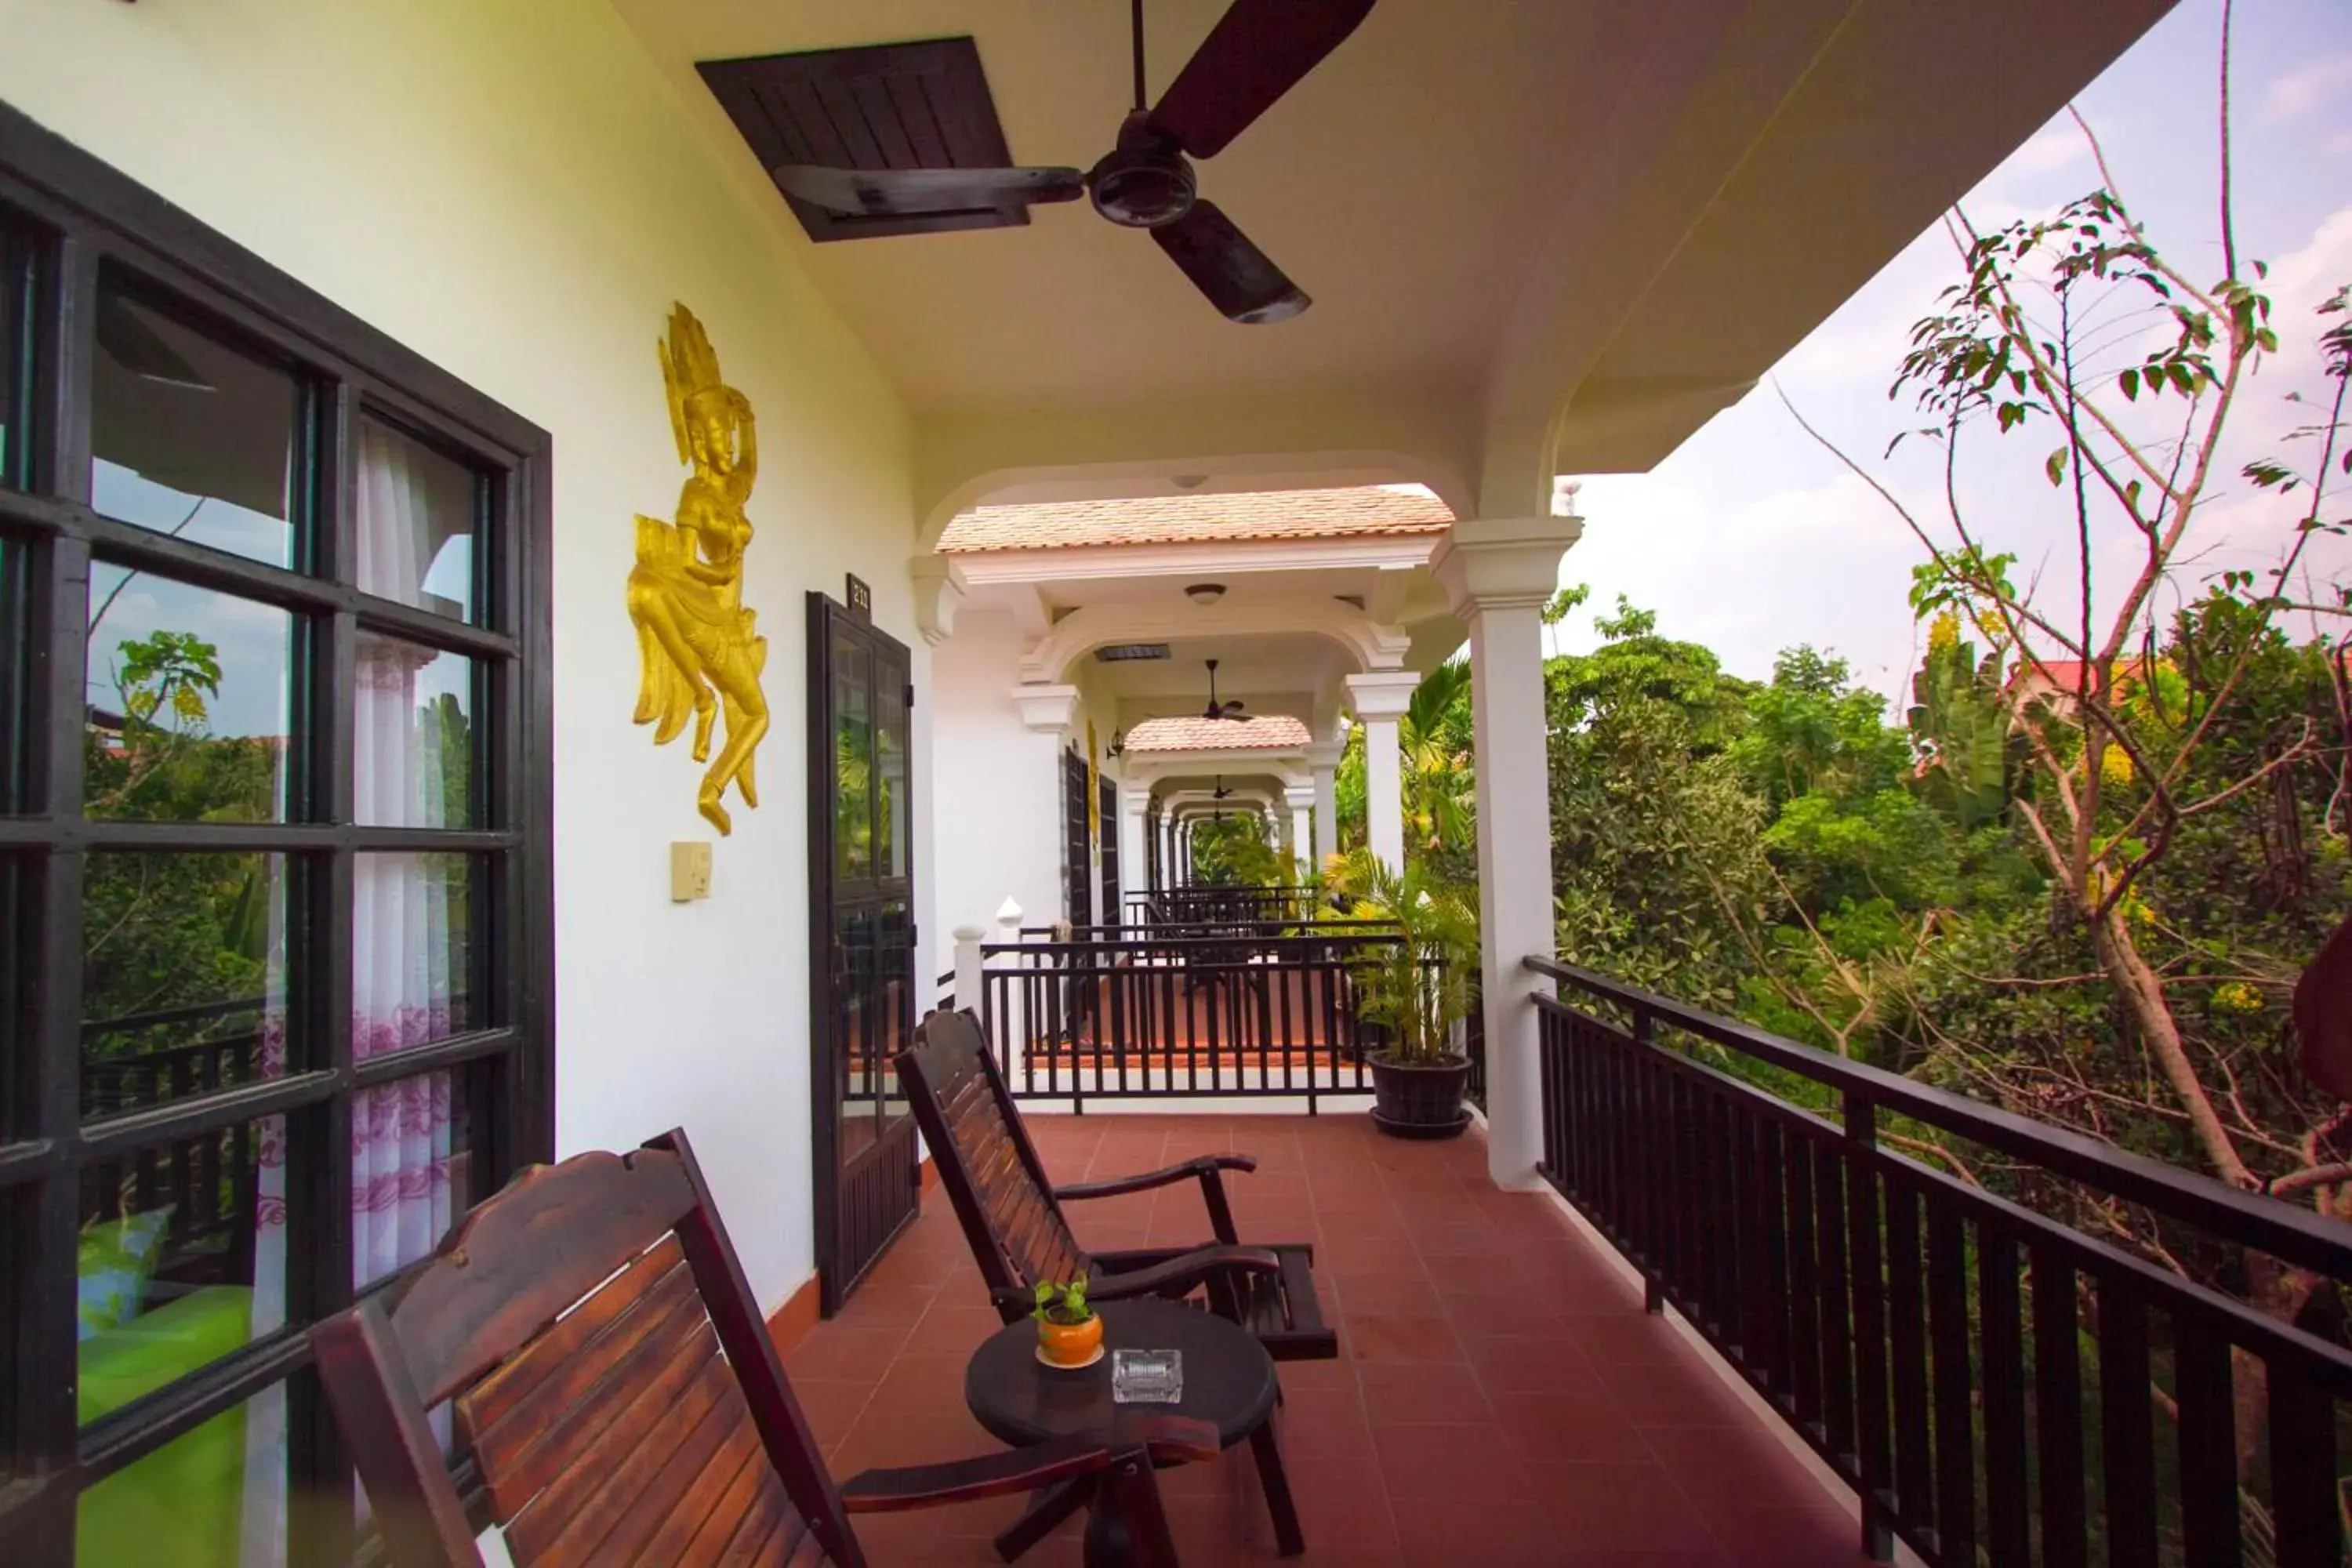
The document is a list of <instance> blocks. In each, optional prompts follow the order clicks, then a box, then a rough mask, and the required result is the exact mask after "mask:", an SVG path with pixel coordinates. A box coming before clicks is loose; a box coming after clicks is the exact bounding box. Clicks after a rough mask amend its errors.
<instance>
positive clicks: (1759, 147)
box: [614, 0, 2170, 538]
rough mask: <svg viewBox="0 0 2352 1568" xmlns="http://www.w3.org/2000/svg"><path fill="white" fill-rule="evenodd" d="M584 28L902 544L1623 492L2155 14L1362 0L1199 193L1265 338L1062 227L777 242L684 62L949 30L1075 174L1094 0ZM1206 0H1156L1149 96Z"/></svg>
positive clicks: (2141, 1) (1119, 42)
mask: <svg viewBox="0 0 2352 1568" xmlns="http://www.w3.org/2000/svg"><path fill="white" fill-rule="evenodd" d="M614 3H615V4H616V5H617V6H618V8H619V10H620V11H621V13H622V14H623V15H624V16H625V17H626V18H627V19H628V20H629V22H630V24H631V25H632V26H634V27H635V30H636V32H637V33H638V35H639V37H641V38H642V39H643V41H644V44H645V47H646V49H647V51H648V52H649V53H650V54H651V55H652V56H653V57H654V58H655V59H656V61H657V63H658V64H659V65H660V67H661V68H663V70H664V71H665V72H666V73H667V75H668V76H669V77H670V78H671V79H672V80H673V81H674V82H675V84H676V86H677V90H678V92H679V93H680V94H681V95H682V96H683V97H684V99H685V100H687V101H688V104H689V106H690V107H691V109H692V110H693V112H694V113H696V114H697V115H698V117H699V118H700V119H701V120H702V121H703V122H704V124H705V125H706V126H707V127H708V129H709V134H710V135H711V137H712V138H713V139H714V142H717V143H718V144H719V145H721V146H722V147H723V148H724V149H725V150H726V152H727V155H728V156H730V158H731V159H733V160H734V161H735V162H736V163H737V164H738V166H739V171H740V175H741V178H742V180H743V182H744V185H745V188H746V190H747V192H749V193H751V199H754V200H758V201H761V202H763V203H766V204H769V206H770V210H771V211H772V213H773V215H774V216H775V218H776V221H777V222H778V224H779V226H782V227H784V228H786V229H787V230H788V231H789V232H790V233H791V234H792V235H793V236H794V237H795V239H794V243H795V244H796V245H798V246H799V247H801V248H802V250H803V256H804V259H805V263H806V265H807V266H808V268H809V269H810V271H811V273H812V275H813V276H814V278H815V279H816V281H817V283H818V285H819V287H820V288H821V289H823V290H824V293H825V294H826V295H828V296H829V297H830V298H831V299H832V300H833V301H834V302H835V305H836V306H837V307H838V308H839V309H840V310H841V311H842V313H843V314H844V316H845V318H846V319H847V320H848V321H849V322H850V323H851V325H852V326H853V328H854V329H855V330H856V332H857V333H858V335H859V336H860V337H861V338H862V339H863V340H864V341H865V342H866V344H867V345H868V346H869V348H870V349H871V350H872V352H873V353H874V355H875V356H876V358H877V361H878V363H880V365H881V368H882V370H883V371H884V373H885V374H887V376H888V377H889V378H890V380H891V381H892V382H893V383H894V384H896V385H897V387H898V390H899V391H900V393H901V395H903V396H904V397H905V399H906V400H907V402H908V405H909V407H910V408H911V409H912V410H913V411H914V413H915V416H916V419H915V429H914V473H915V489H916V493H915V497H914V505H915V508H916V510H917V512H918V514H919V516H918V522H919V526H920V528H921V529H922V531H923V533H924V536H925V537H926V538H929V537H935V536H936V532H937V529H938V527H939V526H940V525H942V524H943V522H944V519H945V517H946V516H948V515H950V514H952V512H953V511H955V510H960V509H961V507H963V506H965V505H969V504H971V502H972V501H973V500H978V499H982V498H983V497H989V496H994V495H998V494H1004V493H1025V492H1024V487H1036V486H1040V485H1045V486H1060V487H1062V493H1072V492H1073V491H1074V490H1075V491H1076V492H1079V493H1094V494H1124V493H1131V492H1132V491H1133V490H1135V489H1139V488H1140V489H1151V488H1153V487H1164V486H1165V485H1166V484H1167V482H1168V480H1169V478H1170V476H1171V475H1174V474H1206V475H1209V476H1211V482H1213V483H1217V484H1230V483H1234V482H1236V481H1235V480H1234V478H1233V477H1234V476H1236V475H1243V474H1249V475H1255V481H1254V482H1255V487H1256V488H1278V486H1280V485H1283V484H1291V483H1300V482H1312V481H1314V480H1316V479H1328V477H1330V476H1333V475H1339V474H1345V475H1348V476H1349V477H1351V478H1354V479H1366V478H1407V479H1421V480H1423V481H1424V482H1428V483H1430V484H1431V485H1432V486H1433V488H1434V489H1437V491H1438V493H1439V494H1440V495H1442V496H1444V498H1445V499H1446V500H1448V501H1449V502H1450V503H1452V504H1454V507H1455V508H1456V510H1457V511H1459V512H1461V513H1463V514H1465V515H1469V514H1472V513H1479V514H1484V515H1488V516H1517V515H1526V513H1527V512H1528V510H1540V509H1541V508H1542V507H1543V506H1545V505H1546V504H1547V503H1548V498H1549V490H1550V475H1551V473H1552V472H1553V471H1563V472H1579V471H1583V472H1597V471H1604V470H1610V469H1621V470H1622V469H1626V468H1643V467H1647V466H1648V465H1650V464H1652V463H1654V462H1655V461H1657V460H1658V458H1661V457H1663V456H1664V454H1665V452H1666V451H1668V450H1671V449H1672V447H1674V446H1675V444H1677V443H1679V442H1680V441H1681V440H1682V439H1683V438H1684V437H1686V436H1687V435H1688V434H1689V433H1690V432H1691V431H1692V430H1694V429H1696V427H1697V426H1699V425H1700V424H1701V423H1703V422H1704V421H1705V420H1706V418H1708V417H1709V416H1712V415H1713V414H1714V413H1715V412H1716V411H1717V410H1718V409H1720V408H1722V407H1724V406H1726V405H1728V404H1729V403H1731V402H1733V401H1735V400H1736V399H1737V398H1738V396H1739V395H1741V394H1742V393H1744V392H1745V390H1746V389H1747V388H1748V386H1749V385H1750V384H1753V382H1754V380H1755V378H1756V377H1758V376H1759V375H1760V374H1762V373H1763V372H1764V370H1765V369H1766V368H1767V367H1769V365H1770V364H1771V363H1772V362H1773V361H1774V360H1775V359H1777V358H1778V357H1779V356H1780V353H1784V352H1785V351H1786V350H1787V349H1788V348H1789V347H1790V345H1792V344H1793V343H1794V342H1796V341H1797V340H1798V339H1799V338H1801V336H1802V335H1803V334H1804V333H1805V332H1806V331H1809V330H1811V327H1812V326H1813V325H1815V324H1816V323H1818V322H1819V321H1821V319H1822V317H1823V316H1824V315H1826V314H1827V313H1828V312H1829V311H1830V310H1832V309H1834V308H1835V307H1836V305H1837V304H1838V303H1839V302H1840V301H1841V300H1843V299H1844V298H1845V296H1846V295H1847V294H1849V293H1850V292H1851V291H1852V290H1853V289H1855V288H1857V287H1859V286H1860V284H1861V283H1862V282H1864V280H1865V279H1868V278H1869V277H1870V276H1871V274H1872V273H1874V271H1876V270H1877V268H1879V267H1880V266H1881V265H1883V264H1884V263H1885V261H1886V260H1887V259H1888V258H1890V257H1892V256H1893V255H1894V254H1895V252H1896V251H1897V250H1898V249H1900V248H1901V247H1902V246H1903V245H1904V244H1906V242H1907V241H1908V240H1909V239H1910V238H1911V237H1913V236H1914V235H1916V234H1917V233H1918V232H1919V231H1920V230H1921V229H1922V228H1923V227H1925V226H1927V223H1928V222H1930V221H1932V219H1933V218H1934V216H1936V214H1937V212H1938V211H1939V210H1940V209H1941V208H1942V207H1943V206H1944V205H1947V204H1948V203H1949V202H1950V201H1951V200H1952V199H1954V198H1955V197H1957V196H1958V195H1959V194H1960V193H1961V192H1963V191H1965V190H1966V189H1967V188H1968V187H1969V185H1970V184H1973V183H1974V182H1975V180H1977V179H1978V178H1979V177H1980V176H1981V175H1982V174H1984V173H1985V172H1986V171H1987V170H1989V169H1990V168H1991V167H1992V165H1993V164H1994V163H1997V162H1999V160H2000V158H2001V157H2002V156H2004V155H2005V154H2006V153H2008V152H2009V151H2010V150H2011V149H2012V148H2014V147H2015V146H2016V145H2018V144H2019V143H2020V142H2022V141H2024V140H2025V138H2026V137H2027V136H2029V135H2031V134H2032V132H2033V131H2034V130H2035V129H2037V128H2038V127H2039V126H2040V125H2041V124H2042V121H2044V120H2045V119H2047V118H2048V117H2049V116H2050V115H2051V114H2053V113H2054V112H2056V111H2057V110H2059V109H2060V108H2061V107H2062V106H2063V103H2064V102H2065V100H2066V99H2067V98H2068V97H2069V96H2071V95H2072V94H2073V93H2074V91H2076V90H2078V89H2080V88H2081V87H2082V86H2083V85H2084V83H2085V82H2087V81H2088V80H2089V79H2091V77H2092V76H2094V75H2095V74H2096V72H2097V71H2098V70H2099V69H2101V68H2104V67H2105V65H2106V64H2107V63H2108V62H2109V61H2110V60H2112V59H2113V58H2115V56H2116V55H2117V54H2118V53H2120V52H2121V51H2122V50H2123V49H2124V48H2125V47H2127V46H2128V45H2129V44H2130V42H2131V41H2132V40H2133V39H2134V38H2136V37H2137V36H2138V35H2139V34H2140V32H2141V31H2143V30H2144V29H2145V28H2146V27H2147V25H2148V24H2149V23H2150V22H2152V21H2153V20H2154V19H2155V17H2156V16H2158V15H2160V14H2161V13H2162V12H2163V11H2164V10H2165V9H2167V8H2168V5H2169V4H2170V0H2106V3H2104V4H2100V5H2080V4H2076V5H2051V4H2049V0H1972V3H1971V4H1969V5H1950V4H1927V3H1923V0H1450V3H1447V0H1381V4H1379V5H1377V6H1376V7H1375V9H1374V10H1373V11H1372V13H1371V15H1370V17H1369V18H1368V19H1367V20H1366V21H1365V23H1364V24H1363V25H1362V26H1361V27H1360V28H1359V29H1358V31H1357V32H1356V34H1355V35H1354V36H1353V37H1350V38H1349V39H1348V40H1347V41H1346V42H1345V43H1344V44H1342V45H1341V46H1340V47H1339V50H1338V51H1337V52H1336V53H1335V54H1333V55H1332V56H1331V57H1330V58H1328V60H1327V61H1325V62H1324V64H1323V65H1322V66H1321V67H1320V68H1318V69H1317V70H1316V71H1315V72H1314V73H1313V74H1311V75H1310V76H1309V77H1308V78H1307V79H1306V81H1305V82H1303V83H1302V84H1301V85H1300V86H1299V87H1298V88H1297V89H1294V90H1293V91H1292V93H1291V94H1290V95H1289V96H1288V97H1286V99H1285V100H1283V101H1282V102H1281V103H1280V104H1278V105H1277V106H1276V108H1275V109H1274V110H1272V111H1271V112H1270V113H1268V114H1267V115H1266V116H1265V118H1264V119H1262V120H1261V121H1258V122H1257V123H1256V124H1255V125H1254V126H1252V127H1251V128H1250V129H1249V130H1248V131H1247V132H1245V133H1244V135H1243V136H1242V137H1241V138H1240V140H1239V141H1237V142H1235V143H1234V146H1233V147H1232V148H1230V149H1229V150H1228V151H1227V152H1225V153H1223V154H1222V155H1220V156H1219V157H1217V158H1215V159H1213V160H1211V161H1209V162H1207V163H1203V164H1202V166H1201V174H1202V189H1203V191H1204V193H1205V194H1207V195H1209V196H1211V197H1212V198H1213V200H1215V201H1216V202H1217V203H1218V205H1220V206H1222V207H1223V208H1224V210H1225V211H1226V212H1227V213H1228V214H1229V215H1230V216H1232V217H1233V218H1234V220H1235V221H1236V222H1237V223H1238V224H1239V225H1240V226H1242V228H1243V229H1244V231H1245V232H1246V233H1248V234H1249V235H1250V236H1251V237H1253V238H1254V239H1255V240H1256V241H1257V242H1258V243H1259V245H1260V246H1261V247H1264V249H1265V251H1266V253H1267V254H1268V255H1269V256H1271V257H1272V258H1274V259H1275V260H1276V262H1277V263H1278V264H1280V265H1281V266H1282V267H1283V268H1285V269H1286V270H1287V271H1288V272H1289V273H1290V275H1291V276H1292V278H1293V279H1296V280H1297V282H1298V283H1299V284H1300V286H1301V287H1303V288H1305V289H1307V291H1308V292H1309V293H1310V294H1312V295H1313V296H1314V298H1315V300H1316V303H1315V307H1314V308H1313V309H1312V310H1309V311H1307V313H1306V314H1305V315H1304V316H1302V317H1300V318H1298V319H1297V320H1296V321H1288V322H1285V323H1281V324H1279V325H1274V326H1265V327H1241V326H1235V325H1233V324H1230V323H1228V322H1226V321H1223V319H1221V318H1220V317H1218V316H1217V315H1216V314H1215V312H1214V311H1213V310H1211V309H1210V308H1209V306H1208V305H1207V304H1206V302H1205V301H1203V300H1202V299H1200V298H1199V297H1198V296H1197V295H1196V294H1195V293H1194V292H1193V291H1192V289H1191V288H1190V287H1189V286H1188V285H1187V284H1186V283H1185V282H1184V280H1183V279H1182V278H1181V275H1180V274H1178V272H1177V271H1176V269H1175V268H1174V267H1173V266H1172V265H1171V264H1170V263H1169V262H1168V261H1167V260H1166V258H1164V257H1162V256H1161V255H1160V252H1159V250H1158V247H1156V246H1154V245H1153V244H1152V243H1151V242H1150V239H1149V237H1146V236H1143V235H1139V234H1136V233H1131V232H1128V231H1123V230H1120V229H1118V228H1117V227H1115V226H1112V225H1110V224H1108V223H1107V222H1105V221H1104V220H1102V219H1101V218H1099V217H1098V216H1096V215H1095V214H1094V213H1093V212H1092V211H1091V210H1090V209H1088V208H1087V207H1086V206H1085V205H1084V204H1071V205H1063V206H1053V207H1045V208H1040V209H1038V210H1037V211H1036V213H1035V220H1034V223H1033V224H1032V225H1031V226H1028V227H1025V228H1010V229H994V230H982V231H977V232H965V233H953V234H937V235H919V236H910V237H898V238H887V239H867V240H858V241H851V242H845V243H840V244H834V245H826V246H815V245H812V244H809V243H808V242H807V241H805V240H804V239H803V238H800V237H799V234H800V231H799V227H798V225H797V224H796V223H795V222H794V221H793V219H792V217H791V216H790V214H789V211H788V209H786V208H785V206H784V205H783V202H782V198H781V197H780V196H778V195H775V193H774V191H773V189H772V186H770V185H769V184H767V181H766V177H765V174H764V173H763V172H762V171H761V170H759V169H758V168H757V167H756V166H754V163H753V160H752V158H751V153H750V152H749V150H748V149H747V148H745V147H744V145H743V144H742V142H741V140H740V137H739V136H738V135H737V133H736V132H735V130H734V128H733V126H732V125H731V124H730V122H729V121H728V120H727V118H726V116H725V114H724V113H723V112H722V111H721V110H719V106H718V104H717V103H716V101H715V100H712V98H711V97H710V95H709V92H708V90H707V89H705V88H704V87H703V86H702V84H701V82H700V80H699V79H698V77H697V76H696V75H695V73H694V62H695V61H697V60H699V59H711V58H733V57H741V56H749V55H761V54H772V53H779V52H785V51H793V50H803V49H813V48H823V47H841V46H846V45H855V44H869V43H879V42H887V41H897V40H907V39H916V38H923V37H942V36H951V35H960V34H970V35H971V36H973V37H974V38H975V39H976V42H977V46H978V48H979V52H980V57H981V60H982V66H983V68H984V69H985V70H986V72H987V75H988V79H989V85H990V88H991V89H992V93H993V96H994V99H995V102H996V107H997V110H998V113H999V116H1000V118H1001V119H1002V121H1003V126H1004V131H1005V135H1006V139H1007V141H1008V142H1009V143H1010V145H1011V148H1012V151H1013V156H1014V157H1015V158H1016V159H1019V160H1023V161H1029V162H1040V163H1071V164H1076V165H1078V166H1080V167H1084V166H1086V165H1087V164H1089V163H1092V162H1093V161H1094V160H1095V159H1096V158H1097V156H1099V155H1100V154H1101V153H1103V152H1104V151H1106V150H1107V149H1108V147H1109V145H1110V143H1111V141H1112V139H1113V137H1114V135H1115V133H1116V132H1117V130H1118V122H1119V119H1120V116H1121V114H1122V112H1123V111H1124V110H1125V109H1126V108H1127V94H1128V69H1129V66H1128V32H1127V29H1128V6H1127V5H1126V4H1125V3H1124V0H1017V3H1016V0H990V3H987V4H982V3H979V0H857V3H856V4H851V3H848V0H614ZM1223 5H1224V0H1148V3H1147V6H1146V10H1147V20H1148V37H1149V44H1150V79H1151V82H1152V85H1153V87H1154V89H1155V90H1156V89H1158V88H1159V87H1160V86H1163V85H1164V84H1165V83H1166V82H1167V81H1168V80H1169V79H1170V78H1171V76H1172V75H1173V73H1174V72H1175V71H1176V70H1177V69H1178V68H1179V67H1180V66H1181V63H1182V61H1183V60H1184V58H1187V57H1188V56H1189V55H1190V53H1191V51H1192V47H1194V45H1195V44H1196V43H1197V41H1198V40H1199V39H1200V38H1201V37H1203V36H1204V35H1205V34H1206V33H1207V31H1208V29H1209V27H1210V26H1211V25H1212V24H1213V22H1214V20H1215V19H1216V17H1217V16H1219V15H1220V14H1221V12H1222V11H1223ZM1959 84H1965V88H1964V89H1963V88H1962V87H1961V86H1960V85H1959ZM1269 476H1276V477H1272V478H1269Z"/></svg>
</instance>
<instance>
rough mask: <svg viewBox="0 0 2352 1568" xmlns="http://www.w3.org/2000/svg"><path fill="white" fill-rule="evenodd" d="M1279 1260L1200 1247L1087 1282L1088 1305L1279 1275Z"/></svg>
mask: <svg viewBox="0 0 2352 1568" xmlns="http://www.w3.org/2000/svg"><path fill="white" fill-rule="evenodd" d="M1281 1272H1282V1259H1281V1258H1277V1257H1276V1256H1275V1255H1274V1254H1273V1253H1271V1252H1268V1251H1267V1250H1266V1249H1265V1247H1225V1246H1219V1247H1197V1248H1195V1249H1194V1250H1192V1251H1191V1252H1187V1253H1183V1254H1181V1255H1180V1256H1178V1257H1175V1258H1170V1259H1168V1261H1166V1262H1165V1263H1155V1264H1153V1265H1152V1266H1151V1267H1150V1268H1133V1269H1129V1270H1128V1271H1127V1272H1126V1273H1124V1274H1104V1275H1100V1276H1097V1278H1095V1279H1090V1280H1088V1281H1087V1300H1089V1301H1125V1300H1132V1299H1134V1298H1135V1297H1138V1296H1162V1295H1166V1294H1167V1293H1168V1292H1170V1291H1171V1290H1174V1291H1177V1292H1179V1293H1180V1294H1181V1292H1182V1291H1185V1290H1190V1289H1192V1288H1193V1287H1194V1286H1196V1285H1205V1284H1207V1283H1209V1282H1210V1281H1211V1280H1213V1279H1224V1278H1227V1277H1228V1276H1231V1275H1234V1274H1279V1273H1281Z"/></svg>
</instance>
